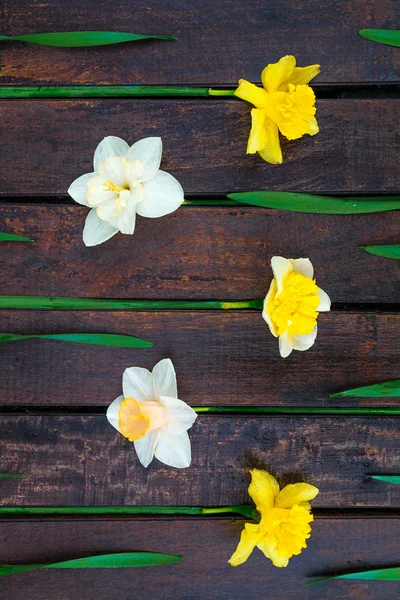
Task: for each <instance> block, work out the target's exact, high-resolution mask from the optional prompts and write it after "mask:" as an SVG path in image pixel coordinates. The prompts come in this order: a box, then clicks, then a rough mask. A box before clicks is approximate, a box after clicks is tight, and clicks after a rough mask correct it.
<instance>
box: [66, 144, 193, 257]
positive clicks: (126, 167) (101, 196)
mask: <svg viewBox="0 0 400 600" xmlns="http://www.w3.org/2000/svg"><path fill="white" fill-rule="evenodd" d="M161 153H162V142H161V138H159V137H148V138H144V139H143V140H139V141H138V142H136V143H135V144H133V146H131V147H129V146H128V144H127V143H126V142H125V141H124V140H122V139H121V138H119V137H113V136H109V137H106V138H104V140H103V141H102V142H100V144H99V145H98V146H97V148H96V151H95V153H94V159H93V162H94V172H93V173H86V175H82V176H81V177H78V179H75V181H74V182H73V183H72V184H71V186H70V187H69V189H68V193H69V195H70V196H72V198H73V199H74V200H75V201H76V202H79V204H83V205H84V206H87V207H89V208H91V209H92V210H91V211H90V212H89V214H88V216H87V217H86V223H85V228H84V230H83V241H84V243H85V245H86V246H97V245H98V244H101V243H102V242H105V241H107V240H109V239H110V238H111V237H112V236H113V235H115V234H116V233H118V231H120V232H121V233H127V234H129V235H132V234H133V232H134V230H135V220H136V213H137V214H138V215H140V216H141V217H149V218H154V217H163V216H164V215H168V214H169V213H171V212H173V211H175V210H176V209H177V208H179V206H180V205H181V204H182V202H183V200H184V197H183V189H182V187H181V185H180V183H179V182H178V181H177V180H176V179H175V178H174V177H172V175H170V174H169V173H166V172H165V171H160V170H159V169H160V162H161Z"/></svg>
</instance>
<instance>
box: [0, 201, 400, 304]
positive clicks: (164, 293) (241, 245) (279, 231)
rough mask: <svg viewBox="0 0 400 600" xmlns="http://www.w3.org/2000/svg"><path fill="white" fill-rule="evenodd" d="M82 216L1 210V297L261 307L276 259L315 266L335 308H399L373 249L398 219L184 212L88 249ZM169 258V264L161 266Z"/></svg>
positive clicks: (388, 268)
mask: <svg viewBox="0 0 400 600" xmlns="http://www.w3.org/2000/svg"><path fill="white" fill-rule="evenodd" d="M86 214H87V209H86V208H85V207H82V206H79V205H74V206H68V205H64V206H54V205H35V204H27V205H12V204H11V205H0V221H1V222H2V224H3V225H2V230H4V231H12V232H14V233H18V234H21V235H25V236H28V237H31V238H33V239H34V240H35V244H25V245H22V244H11V243H10V244H5V243H3V244H2V247H1V256H2V261H1V262H0V280H1V281H2V294H8V295H13V294H16V295H18V294H20V295H24V294H25V295H49V296H82V297H89V298H90V297H111V298H136V299H143V298H150V299H160V298H167V299H168V298H170V299H171V298H172V299H179V298H180V299H205V300H207V299H208V300H210V299H215V300H240V299H243V300H245V299H247V300H248V299H252V298H263V297H264V296H265V294H266V292H267V290H268V287H269V283H270V280H271V274H272V272H271V269H270V266H269V265H270V261H271V257H272V256H274V255H283V256H287V257H300V256H306V257H310V259H311V261H312V262H313V264H314V266H315V273H316V277H317V281H318V285H320V286H321V287H322V288H323V289H325V291H326V292H327V293H328V294H329V295H330V297H331V299H332V301H333V302H335V303H337V302H350V303H354V302H362V303H382V304H383V303H397V302H398V300H399V293H398V292H399V284H400V271H399V265H398V262H397V261H395V260H388V259H385V258H381V257H377V256H372V255H371V254H367V253H366V252H363V251H362V250H361V249H360V246H362V245H366V244H379V243H398V241H399V230H400V213H399V212H398V211H397V212H391V213H377V214H371V215H353V216H352V215H346V216H337V215H328V216H324V215H306V214H299V213H290V212H284V211H282V212H280V211H272V210H271V211H266V210H264V209H258V208H255V207H238V208H232V209H230V208H216V207H214V208H201V209H199V208H194V207H187V206H185V207H182V208H181V209H179V210H178V211H177V212H175V213H174V214H172V215H169V216H167V217H164V218H162V219H141V218H139V219H138V222H137V226H136V231H135V234H134V236H133V237H131V236H123V235H118V236H116V237H115V238H113V239H112V241H110V242H107V243H106V244H104V245H101V246H98V247H94V248H86V247H85V246H84V244H83V242H82V230H83V225H84V220H85V217H86ZM161 256H162V260H160V257H161Z"/></svg>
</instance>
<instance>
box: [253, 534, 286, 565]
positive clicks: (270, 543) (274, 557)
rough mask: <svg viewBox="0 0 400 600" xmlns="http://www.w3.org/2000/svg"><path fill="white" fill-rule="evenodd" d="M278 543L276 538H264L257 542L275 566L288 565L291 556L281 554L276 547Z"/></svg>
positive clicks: (258, 546)
mask: <svg viewBox="0 0 400 600" xmlns="http://www.w3.org/2000/svg"><path fill="white" fill-rule="evenodd" d="M275 546H276V543H275V541H274V540H270V539H268V538H264V539H263V540H261V542H259V543H258V544H257V548H259V550H261V552H262V553H263V554H264V555H265V556H266V557H267V558H269V559H270V561H271V562H272V564H273V565H274V567H287V566H288V564H289V558H288V557H287V556H279V554H278V553H277V551H276V549H275Z"/></svg>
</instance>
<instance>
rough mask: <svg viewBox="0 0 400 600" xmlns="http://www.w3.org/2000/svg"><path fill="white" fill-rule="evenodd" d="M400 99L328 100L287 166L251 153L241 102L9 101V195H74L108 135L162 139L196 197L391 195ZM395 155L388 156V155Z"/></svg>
mask: <svg viewBox="0 0 400 600" xmlns="http://www.w3.org/2000/svg"><path fill="white" fill-rule="evenodd" d="M399 109H400V100H321V101H319V102H318V119H319V123H320V128H321V132H320V133H319V134H318V135H317V136H314V137H310V136H305V137H304V138H303V139H301V140H295V141H293V142H287V143H286V142H285V143H284V144H283V152H284V156H285V162H284V164H283V165H280V166H276V165H269V164H267V163H265V162H264V161H263V160H262V159H261V158H260V157H258V156H256V155H252V156H248V155H246V143H247V137H248V133H249V128H250V110H249V106H248V105H246V103H244V102H241V101H239V100H234V99H232V100H211V99H202V100H182V101H178V100H162V101H160V100H100V101H98V100H97V101H89V100H74V101H72V100H71V101H66V100H61V101H58V100H47V101H40V102H38V101H35V100H21V101H18V102H15V101H11V100H3V101H1V102H0V128H1V131H2V156H3V158H2V161H1V163H0V189H1V193H2V194H21V195H23V194H30V195H40V194H66V192H67V189H68V186H69V185H70V183H71V182H72V181H73V180H74V179H75V178H76V177H78V176H79V175H81V174H83V173H85V172H89V171H91V170H92V159H93V152H94V149H95V147H96V145H97V144H98V143H99V142H100V140H102V139H103V137H104V136H106V135H117V136H120V137H123V138H127V139H128V141H129V142H130V143H133V142H134V141H136V140H138V139H140V138H143V137H146V136H149V135H158V136H161V137H162V138H163V140H164V154H163V163H162V167H163V169H164V170H166V171H170V172H171V173H172V174H173V175H175V176H176V177H177V178H178V179H179V181H180V182H181V184H182V185H183V188H184V190H185V193H186V195H189V194H221V195H224V194H226V193H227V192H229V191H243V190H251V189H263V188H267V189H283V190H284V189H287V190H293V191H301V190H302V191H309V192H330V193H334V192H382V193H383V192H386V191H397V190H398V189H399V188H400V174H399V170H398V169H397V154H396V151H395V149H396V144H397V143H398V140H396V131H397V123H398V116H397V115H398V112H399ZM388 149H389V150H388Z"/></svg>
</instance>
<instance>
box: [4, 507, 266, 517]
mask: <svg viewBox="0 0 400 600" xmlns="http://www.w3.org/2000/svg"><path fill="white" fill-rule="evenodd" d="M222 513H234V514H240V515H244V516H246V517H249V518H257V513H256V511H255V509H254V507H253V506H247V505H237V506H223V507H215V508H202V507H200V506H45V507H42V506H0V515H13V516H17V515H42V516H44V515H200V516H201V515H202V516H204V515H211V514H213V515H214V514H222Z"/></svg>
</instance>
